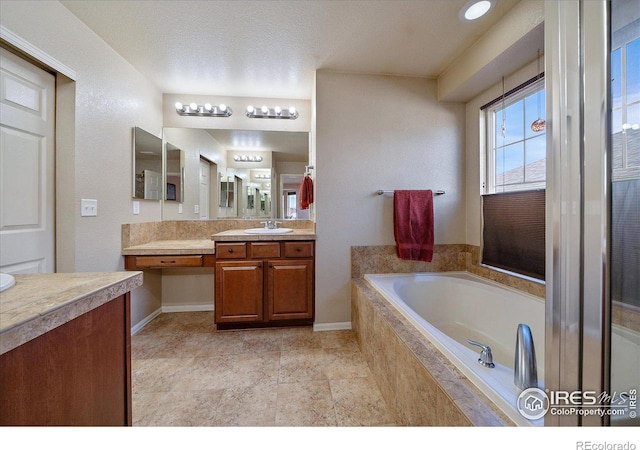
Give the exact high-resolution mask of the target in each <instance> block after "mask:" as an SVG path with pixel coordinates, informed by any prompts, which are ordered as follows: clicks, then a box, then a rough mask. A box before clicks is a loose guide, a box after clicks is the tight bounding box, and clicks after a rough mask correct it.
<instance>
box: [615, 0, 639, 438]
mask: <svg viewBox="0 0 640 450" xmlns="http://www.w3.org/2000/svg"><path fill="white" fill-rule="evenodd" d="M610 30H611V36H610V39H611V57H610V64H611V67H610V71H611V86H610V91H611V97H610V109H611V129H610V133H611V140H610V142H611V158H612V160H611V177H610V179H611V217H610V219H611V303H612V304H611V322H612V323H611V372H610V390H611V392H612V393H618V394H620V393H623V392H626V393H628V391H630V390H633V389H635V390H636V395H637V391H638V390H640V70H639V69H638V68H640V0H612V2H611V26H610ZM638 413H640V411H638V409H637V408H636V410H635V417H630V416H629V414H627V415H624V416H622V417H615V416H612V417H611V418H610V424H611V425H612V426H614V425H634V426H638V425H640V418H639V417H637V415H638Z"/></svg>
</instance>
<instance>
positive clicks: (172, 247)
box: [122, 239, 215, 256]
mask: <svg viewBox="0 0 640 450" xmlns="http://www.w3.org/2000/svg"><path fill="white" fill-rule="evenodd" d="M214 253H215V247H214V245H213V241H212V240H211V239H180V240H166V241H153V242H149V243H147V244H141V245H134V246H131V247H127V248H124V249H122V254H123V255H136V256H140V255H149V256H153V255H193V254H197V255H213V254H214Z"/></svg>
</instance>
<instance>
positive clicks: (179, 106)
mask: <svg viewBox="0 0 640 450" xmlns="http://www.w3.org/2000/svg"><path fill="white" fill-rule="evenodd" d="M176 109H177V110H178V111H184V106H183V105H182V103H180V102H176Z"/></svg>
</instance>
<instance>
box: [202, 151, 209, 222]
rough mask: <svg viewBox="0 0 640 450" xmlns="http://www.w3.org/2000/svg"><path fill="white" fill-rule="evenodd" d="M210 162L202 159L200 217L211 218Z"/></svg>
mask: <svg viewBox="0 0 640 450" xmlns="http://www.w3.org/2000/svg"><path fill="white" fill-rule="evenodd" d="M209 170H210V167H209V162H208V161H206V160H204V159H200V200H199V201H200V218H201V219H208V218H209Z"/></svg>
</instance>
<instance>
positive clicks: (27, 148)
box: [0, 49, 55, 273]
mask: <svg viewBox="0 0 640 450" xmlns="http://www.w3.org/2000/svg"><path fill="white" fill-rule="evenodd" d="M0 52H1V53H0V271H2V272H6V273H38V272H54V271H55V253H54V252H55V245H54V244H55V234H54V232H55V231H54V230H55V228H54V225H55V224H54V220H55V204H54V202H55V184H54V183H55V180H54V136H55V117H54V112H55V77H54V76H53V75H51V74H50V73H47V72H45V71H44V70H42V69H39V68H37V67H35V66H34V65H32V64H29V63H27V62H26V61H24V60H23V59H21V58H19V57H18V56H16V55H14V54H13V53H10V52H8V51H7V50H5V49H0Z"/></svg>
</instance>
